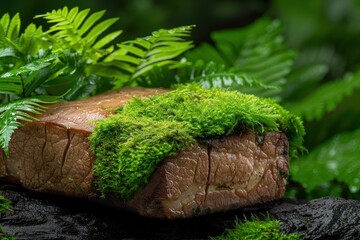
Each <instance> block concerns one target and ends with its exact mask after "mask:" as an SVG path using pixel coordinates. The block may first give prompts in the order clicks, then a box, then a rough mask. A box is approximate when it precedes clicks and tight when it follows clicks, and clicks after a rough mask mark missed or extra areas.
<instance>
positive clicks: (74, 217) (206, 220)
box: [0, 189, 248, 240]
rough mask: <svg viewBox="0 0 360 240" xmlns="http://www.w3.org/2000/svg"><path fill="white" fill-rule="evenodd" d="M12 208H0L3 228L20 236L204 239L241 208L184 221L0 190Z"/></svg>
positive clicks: (240, 212) (239, 213) (217, 232)
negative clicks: (9, 210)
mask: <svg viewBox="0 0 360 240" xmlns="http://www.w3.org/2000/svg"><path fill="white" fill-rule="evenodd" d="M0 194H2V195H4V196H5V197H6V198H8V199H9V200H10V201H12V206H13V212H2V213H0V225H2V226H3V229H4V230H5V232H7V233H10V234H12V235H14V236H15V237H16V238H17V239H18V240H20V239H77V240H78V239H84V240H85V239H86V240H90V239H157V240H162V239H171V240H175V239H209V236H216V235H220V234H221V233H222V232H223V231H224V229H225V228H228V227H231V226H232V225H233V222H234V220H235V218H236V217H237V216H238V217H239V218H242V216H243V215H244V214H246V213H248V212H245V211H243V210H238V211H232V212H228V213H221V214H213V215H210V216H205V217H197V218H192V219H185V220H184V219H183V220H158V219H149V218H144V217H140V216H137V215H135V214H133V213H129V212H125V211H122V210H117V209H112V208H109V207H105V206H101V205H98V204H95V203H91V202H87V201H82V200H79V199H71V198H66V197H59V196H53V195H44V194H38V193H33V192H24V190H22V189H16V190H9V189H7V190H1V191H0Z"/></svg>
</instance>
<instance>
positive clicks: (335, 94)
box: [285, 71, 360, 121]
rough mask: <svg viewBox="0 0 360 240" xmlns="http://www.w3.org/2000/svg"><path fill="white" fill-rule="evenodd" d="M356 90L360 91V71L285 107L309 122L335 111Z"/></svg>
mask: <svg viewBox="0 0 360 240" xmlns="http://www.w3.org/2000/svg"><path fill="white" fill-rule="evenodd" d="M355 89H360V71H358V72H356V73H355V74H349V75H347V76H346V77H345V78H344V79H342V80H337V81H333V82H329V83H326V84H324V85H323V86H321V87H319V88H317V89H316V91H314V92H313V93H312V94H310V95H309V96H307V97H306V98H304V99H303V100H299V101H296V102H293V103H288V104H286V105H285V106H286V107H287V108H288V109H289V110H290V111H291V112H293V113H295V114H297V115H299V116H302V117H304V118H305V119H306V120H308V121H311V120H314V119H320V118H321V117H322V116H323V115H324V114H325V113H326V112H329V111H332V110H334V109H335V108H336V106H337V105H338V104H339V103H340V102H341V101H342V99H343V98H344V97H345V96H349V95H351V94H352V92H353V91H354V90H355Z"/></svg>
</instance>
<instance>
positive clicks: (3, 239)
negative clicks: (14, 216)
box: [0, 195, 15, 240]
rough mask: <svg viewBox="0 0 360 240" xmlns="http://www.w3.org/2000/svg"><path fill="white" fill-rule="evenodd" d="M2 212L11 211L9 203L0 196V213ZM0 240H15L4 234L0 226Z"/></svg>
mask: <svg viewBox="0 0 360 240" xmlns="http://www.w3.org/2000/svg"><path fill="white" fill-rule="evenodd" d="M3 211H11V202H10V201H9V200H7V199H6V198H5V197H3V196H1V195H0V212H3ZM0 240H15V238H14V237H13V236H11V235H9V234H7V233H5V232H4V231H3V229H2V227H1V226H0Z"/></svg>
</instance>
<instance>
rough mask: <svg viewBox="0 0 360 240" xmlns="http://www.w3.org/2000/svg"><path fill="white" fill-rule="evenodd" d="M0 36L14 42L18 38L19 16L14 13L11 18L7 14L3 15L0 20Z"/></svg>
mask: <svg viewBox="0 0 360 240" xmlns="http://www.w3.org/2000/svg"><path fill="white" fill-rule="evenodd" d="M0 25H1V27H0V29H1V31H0V35H1V36H2V37H6V38H7V39H9V40H10V41H14V40H15V39H17V38H18V37H19V32H20V25H21V21H20V16H19V13H16V14H15V15H14V16H13V17H12V18H10V15H9V14H8V13H6V14H4V15H3V16H2V18H1V20H0Z"/></svg>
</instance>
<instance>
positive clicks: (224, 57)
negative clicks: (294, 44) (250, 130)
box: [186, 19, 295, 97]
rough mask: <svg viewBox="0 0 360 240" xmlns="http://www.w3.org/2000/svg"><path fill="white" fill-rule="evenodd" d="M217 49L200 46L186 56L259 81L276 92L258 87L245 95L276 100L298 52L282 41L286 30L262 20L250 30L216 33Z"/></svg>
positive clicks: (276, 24) (243, 90)
mask: <svg viewBox="0 0 360 240" xmlns="http://www.w3.org/2000/svg"><path fill="white" fill-rule="evenodd" d="M211 37H212V39H213V40H214V42H215V46H216V48H214V47H212V46H210V45H209V44H205V45H200V46H199V47H197V48H196V49H195V50H193V51H191V52H189V53H187V54H186V58H187V59H188V60H189V61H196V60H197V59H203V60H204V61H205V62H210V61H214V62H215V63H217V64H224V65H225V66H226V67H228V68H233V69H234V71H235V72H241V73H245V74H246V75H248V76H249V77H252V78H255V79H258V80H259V81H261V82H262V83H263V84H264V85H268V86H276V87H277V88H276V89H269V90H264V89H260V88H257V87H252V88H248V89H242V92H246V93H252V94H256V95H258V96H266V97H275V96H278V95H279V93H280V92H281V91H282V88H283V87H284V86H285V83H286V76H287V74H288V73H289V72H290V69H291V67H292V64H293V59H294V57H295V52H294V51H291V50H289V49H288V48H287V47H286V46H285V44H284V41H283V38H282V27H281V24H280V23H279V22H278V21H270V20H268V19H260V20H259V21H257V22H255V23H254V24H252V25H250V26H249V27H246V28H242V29H235V30H224V31H219V32H214V33H213V34H212V35H211Z"/></svg>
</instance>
